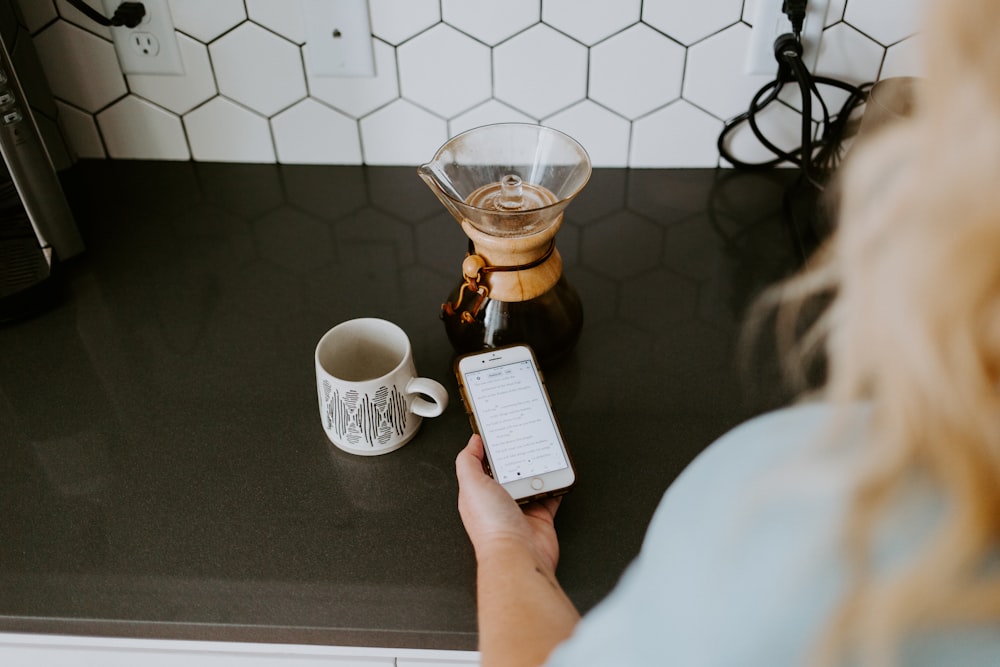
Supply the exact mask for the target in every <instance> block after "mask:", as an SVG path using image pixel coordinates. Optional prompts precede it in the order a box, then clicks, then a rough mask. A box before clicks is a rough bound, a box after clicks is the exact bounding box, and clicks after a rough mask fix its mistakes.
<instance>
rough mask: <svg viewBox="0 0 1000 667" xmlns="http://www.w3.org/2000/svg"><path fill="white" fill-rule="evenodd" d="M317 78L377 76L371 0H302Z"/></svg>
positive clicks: (308, 59)
mask: <svg viewBox="0 0 1000 667" xmlns="http://www.w3.org/2000/svg"><path fill="white" fill-rule="evenodd" d="M302 17H303V19H304V21H305V24H306V47H305V48H306V63H307V65H308V67H309V71H310V73H312V74H313V75H314V76H353V77H364V76H375V56H374V54H373V52H372V33H371V21H370V19H369V17H368V0H302Z"/></svg>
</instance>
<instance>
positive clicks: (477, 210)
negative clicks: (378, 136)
mask: <svg viewBox="0 0 1000 667" xmlns="http://www.w3.org/2000/svg"><path fill="white" fill-rule="evenodd" d="M418 172H419V174H420V177H421V178H422V179H423V180H424V182H425V183H426V184H427V185H428V187H430V189H431V190H432V191H433V192H434V194H435V195H437V197H438V199H439V200H440V201H441V202H442V203H443V204H444V206H445V207H446V208H447V209H448V211H449V212H450V213H451V214H452V216H453V217H454V218H455V219H456V220H457V221H458V222H459V224H461V226H462V230H463V231H464V232H465V234H466V235H467V236H468V237H469V252H468V254H467V255H466V257H465V259H464V260H463V261H462V264H461V270H462V278H461V280H460V281H459V283H458V284H457V285H456V286H455V288H454V290H452V292H451V293H450V294H449V295H448V299H447V301H446V302H445V303H444V304H443V305H442V307H441V318H442V320H444V324H445V330H446V332H447V334H448V338H449V340H450V341H451V343H452V346H453V347H454V348H455V350H456V351H458V352H460V353H466V352H474V351H477V350H482V349H489V348H494V347H500V346H503V345H511V344H515V343H527V344H528V345H530V346H531V347H532V348H533V349H534V351H535V354H536V355H537V356H538V358H539V361H540V362H541V363H542V364H543V365H549V364H552V363H554V362H556V361H558V360H560V359H561V358H562V357H564V356H565V355H566V354H567V353H569V352H570V351H571V350H572V348H573V346H574V345H575V344H576V341H577V338H578V337H579V335H580V330H581V328H582V326H583V307H582V304H581V302H580V297H579V295H578V294H577V292H576V290H575V289H573V287H572V286H571V285H570V284H569V282H568V281H567V280H566V277H565V276H564V275H563V270H562V257H561V256H560V254H559V251H558V249H557V248H556V244H555V236H556V233H557V232H558V231H559V227H560V226H561V224H562V217H563V211H564V209H565V208H566V206H567V205H568V204H569V202H570V201H572V199H573V198H574V197H575V196H576V195H577V194H579V192H580V191H581V190H582V189H583V187H584V185H586V183H587V181H588V179H589V178H590V173H591V166H590V159H589V157H588V156H587V153H586V151H585V150H584V149H583V147H582V146H580V144H579V143H577V142H576V141H574V140H573V139H572V138H570V137H568V136H567V135H565V134H563V133H561V132H558V131H556V130H553V129H551V128H547V127H543V126H540V125H531V124H524V123H501V124H497V125H487V126H484V127H480V128H476V129H474V130H469V131H468V132H465V133H463V134H460V135H458V136H456V137H454V138H453V139H451V140H450V141H448V142H447V143H446V144H444V145H443V146H442V147H441V148H440V149H439V150H438V152H437V153H436V154H435V156H434V159H433V160H431V161H430V162H429V163H427V164H425V165H423V166H421V167H420V168H419V170H418Z"/></svg>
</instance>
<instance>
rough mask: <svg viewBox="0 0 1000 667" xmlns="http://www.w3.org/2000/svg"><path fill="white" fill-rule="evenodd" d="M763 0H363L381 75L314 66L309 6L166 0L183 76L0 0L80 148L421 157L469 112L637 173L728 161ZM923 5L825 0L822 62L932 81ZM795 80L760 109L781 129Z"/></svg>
mask: <svg viewBox="0 0 1000 667" xmlns="http://www.w3.org/2000/svg"><path fill="white" fill-rule="evenodd" d="M87 1H88V2H89V3H90V4H91V6H94V7H101V5H102V3H101V2H100V1H99V0H87ZM764 1H767V0H701V1H699V2H697V3H691V2H687V1H686V0H615V1H614V2H607V1H606V0H509V1H508V2H504V3H497V2H493V1H492V0H368V11H369V18H370V22H371V32H372V53H373V56H374V63H375V76H372V77H329V76H317V75H316V74H314V73H313V72H311V71H309V70H308V66H307V65H306V59H305V58H304V49H305V48H307V45H306V30H305V26H306V21H307V20H308V19H309V17H307V16H303V14H302V4H301V3H299V2H281V3H279V2H275V1H274V0H213V1H212V2H203V1H202V0H167V2H168V6H169V8H170V12H171V16H172V18H173V21H174V24H175V29H176V35H177V39H178V46H179V48H180V53H181V59H182V61H183V64H184V74H182V75H134V74H129V75H128V76H125V75H123V74H122V71H121V67H120V65H119V63H118V59H117V56H116V53H115V50H114V47H113V45H112V42H111V37H110V31H109V30H108V29H107V28H104V27H102V26H100V25H97V24H96V23H93V22H92V21H89V20H88V19H87V17H86V16H84V15H83V14H81V13H80V12H79V11H77V10H76V9H75V8H73V7H72V6H71V5H69V3H67V2H66V0H0V2H3V3H6V2H11V3H13V4H14V5H16V6H17V7H18V8H19V10H20V12H19V20H20V22H21V24H22V26H23V29H25V30H27V31H28V32H29V33H30V34H31V37H32V41H33V44H34V47H35V49H36V50H37V52H38V55H39V62H40V63H41V66H42V70H43V71H44V73H45V76H46V78H47V79H48V83H49V88H50V89H51V91H52V96H53V97H54V104H52V103H49V104H48V108H50V109H53V110H54V111H53V113H55V114H56V115H57V116H58V118H54V119H53V120H58V126H59V128H60V130H61V133H62V134H63V135H64V138H65V140H66V144H67V150H68V151H69V152H70V153H71V154H72V155H74V156H76V157H87V158H115V159H150V160H196V161H222V162H263V163H271V162H276V163H285V164H371V165H416V164H420V163H422V162H424V161H426V160H427V159H429V158H430V157H431V156H432V155H433V153H434V151H435V150H436V149H437V148H438V147H439V146H440V145H441V143H443V142H444V141H446V140H447V139H448V138H449V137H450V136H454V135H455V134H458V133H460V132H463V131H466V130H468V129H471V128H473V127H477V126H479V125H484V124H488V123H496V122H528V123H543V124H547V125H551V126H553V127H557V128H558V129H561V130H563V131H565V132H568V133H570V134H571V135H572V136H574V137H575V138H577V139H578V140H579V141H580V142H581V143H582V144H583V145H584V147H585V148H586V149H587V150H588V152H589V153H590V155H591V158H592V160H593V163H594V165H595V166H596V167H634V168H675V167H714V166H718V165H722V166H726V163H725V162H724V161H722V160H721V159H720V157H719V155H718V150H717V147H716V139H717V137H718V133H719V131H720V130H721V129H722V126H723V123H724V122H725V121H726V120H728V119H729V118H731V117H733V116H735V115H736V114H738V113H741V112H742V111H745V110H746V109H747V107H748V106H749V103H750V99H751V98H752V96H753V94H754V93H755V92H756V91H757V90H759V89H760V88H761V86H763V85H764V84H765V83H767V82H768V81H770V80H771V78H772V77H771V76H770V75H750V74H747V73H746V71H745V61H746V51H747V46H748V42H749V38H750V34H751V30H752V27H751V22H752V20H753V19H752V17H753V15H754V14H753V9H754V7H755V6H756V3H757V2H764ZM770 1H777V0H770ZM921 10H922V0H918V1H917V2H909V1H908V0H830V6H829V11H828V13H827V17H826V24H825V29H824V33H823V35H824V38H823V42H822V45H821V50H820V57H819V62H818V63H817V71H818V72H819V73H821V74H826V75H828V76H834V77H837V78H841V79H843V80H845V81H848V82H850V83H862V82H865V81H871V80H875V79H877V78H880V77H888V76H918V75H919V74H920V55H919V44H920V42H919V35H918V34H915V33H916V32H917V30H918V27H919V24H920V23H919V20H920V13H921ZM2 27H3V26H0V28H2ZM795 95H796V94H795V93H794V91H791V92H788V93H783V95H782V100H783V101H784V103H785V107H784V108H783V109H777V110H774V111H773V112H772V113H771V114H769V115H768V117H767V118H766V119H764V120H765V122H766V123H767V124H768V125H769V126H771V127H773V130H774V132H775V133H776V135H777V136H778V137H780V141H782V142H785V141H793V140H794V136H795V133H796V132H797V131H798V130H797V126H798V122H797V121H796V117H797V114H798V112H797V111H796V109H797V108H798V106H799V100H797V99H796V97H795ZM833 97H834V98H836V94H834V95H833ZM836 103H837V102H836V100H834V101H833V102H831V104H833V105H836ZM786 126H787V127H786ZM53 127H54V125H53ZM733 144H734V146H736V147H740V146H743V147H744V148H746V150H747V152H748V154H749V155H754V154H755V151H754V147H753V146H752V139H748V138H747V137H746V136H745V135H737V136H735V137H734V142H733Z"/></svg>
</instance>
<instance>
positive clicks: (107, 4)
mask: <svg viewBox="0 0 1000 667" xmlns="http://www.w3.org/2000/svg"><path fill="white" fill-rule="evenodd" d="M141 1H142V4H143V5H144V6H145V7H146V15H145V16H143V17H142V21H141V22H140V23H139V25H137V26H136V27H134V28H127V27H125V26H115V27H112V28H111V37H112V39H114V42H115V51H117V52H118V62H119V64H120V65H121V68H122V72H123V73H124V74H183V73H184V63H183V61H181V52H180V47H179V46H178V45H177V35H176V33H174V21H173V19H172V18H171V17H170V8H169V7H168V6H167V0H141ZM103 2H104V10H105V12H106V13H107V15H108V16H109V17H110V16H113V15H114V13H115V10H116V9H117V8H118V5H120V4H121V2H122V0H103Z"/></svg>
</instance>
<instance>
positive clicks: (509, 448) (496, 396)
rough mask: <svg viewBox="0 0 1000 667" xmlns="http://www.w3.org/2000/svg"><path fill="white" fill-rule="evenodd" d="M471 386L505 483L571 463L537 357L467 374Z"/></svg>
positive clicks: (483, 432)
mask: <svg viewBox="0 0 1000 667" xmlns="http://www.w3.org/2000/svg"><path fill="white" fill-rule="evenodd" d="M465 386H466V390H467V391H468V393H469V399H470V400H471V401H472V403H473V406H474V407H475V411H476V420H477V422H478V423H479V430H480V434H481V435H482V437H483V440H484V441H485V442H486V443H487V446H488V447H489V451H490V459H491V461H492V468H493V476H494V478H495V479H496V480H497V481H498V482H500V483H501V484H506V483H507V482H513V481H515V480H518V479H525V478H530V477H537V476H538V475H543V474H545V473H547V472H552V471H553V470H560V469H562V468H566V467H567V466H568V465H569V463H568V461H567V460H566V455H565V454H564V452H563V448H562V446H561V445H560V438H559V432H558V430H557V428H556V424H555V420H554V418H553V416H552V413H551V412H550V411H549V409H548V405H547V403H546V400H545V396H544V394H543V393H542V385H541V382H540V380H539V378H538V375H537V374H536V373H535V369H534V366H533V364H532V363H531V361H528V360H526V361H514V362H511V363H509V364H504V365H501V366H493V367H492V368H484V369H482V370H475V371H471V372H469V373H466V374H465Z"/></svg>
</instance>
